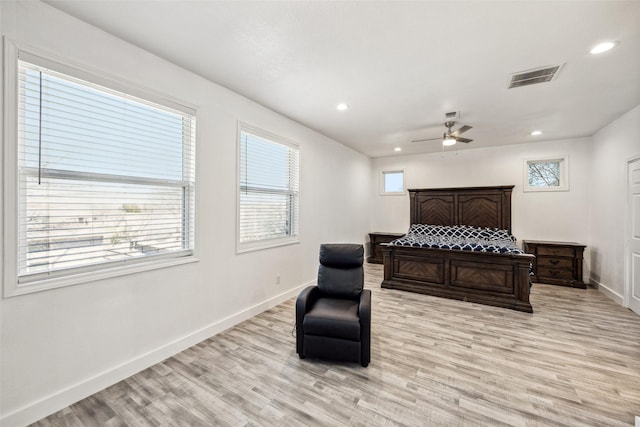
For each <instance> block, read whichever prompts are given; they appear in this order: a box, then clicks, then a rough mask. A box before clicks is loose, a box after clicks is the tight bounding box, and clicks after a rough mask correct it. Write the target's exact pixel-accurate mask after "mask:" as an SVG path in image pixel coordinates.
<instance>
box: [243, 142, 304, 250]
mask: <svg viewBox="0 0 640 427" xmlns="http://www.w3.org/2000/svg"><path fill="white" fill-rule="evenodd" d="M256 133H257V132H253V133H252V132H248V131H247V130H241V131H240V156H239V157H240V158H239V162H240V165H239V166H240V167H239V171H240V195H239V243H240V245H242V244H247V243H250V242H264V241H267V240H271V239H282V238H288V237H294V236H297V235H298V159H299V155H298V149H297V148H296V147H293V146H291V145H287V144H282V143H279V142H276V141H273V140H272V139H270V138H267V137H262V136H260V135H257V134H256Z"/></svg>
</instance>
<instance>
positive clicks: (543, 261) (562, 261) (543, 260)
mask: <svg viewBox="0 0 640 427" xmlns="http://www.w3.org/2000/svg"><path fill="white" fill-rule="evenodd" d="M538 267H548V268H564V269H567V270H572V269H573V258H547V257H542V256H541V257H538Z"/></svg>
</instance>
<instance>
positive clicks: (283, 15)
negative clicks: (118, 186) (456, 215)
mask: <svg viewBox="0 0 640 427" xmlns="http://www.w3.org/2000/svg"><path fill="white" fill-rule="evenodd" d="M47 3H48V4H50V5H52V6H54V7H56V8H58V9H60V10H62V11H64V12H67V13H69V14H71V15H74V16H76V17H78V18H80V19H82V20H84V21H86V22H88V23H90V24H93V25H95V26H97V27H99V28H102V29H103V30H105V31H107V32H109V33H111V34H114V35H116V36H118V37H120V38H122V39H124V40H127V41H129V42H131V43H133V44H135V45H137V46H140V47H142V48H143V49H145V50H147V51H150V52H152V53H155V54H156V55H158V56H161V57H163V58H166V59H168V60H169V61H171V62H173V63H175V64H178V65H180V66H182V67H184V68H186V69H189V70H191V71H193V72H195V73H197V74H199V75H201V76H203V77H205V78H207V79H209V80H211V81H214V82H216V83H218V84H221V85H223V86H225V87H227V88H229V89H232V90H233V91H235V92H238V93H240V94H242V95H244V96H246V97H248V98H251V99H253V100H255V101H257V102H259V103H260V104H262V105H265V106H267V107H269V108H271V109H273V110H275V111H278V112H280V113H282V114H284V115H286V116H288V117H290V118H292V119H294V120H296V121H298V122H300V123H303V124H305V125H306V126H308V127H310V128H312V129H315V130H317V131H319V132H321V133H323V134H325V135H327V136H329V137H331V138H333V139H336V140H338V141H340V142H342V143H344V144H346V145H349V146H351V147H353V148H354V149H356V150H358V151H360V152H362V153H365V154H367V155H369V156H371V157H380V156H389V155H395V154H396V153H394V151H393V148H394V147H396V146H400V147H402V148H403V151H402V153H401V154H412V153H423V152H432V151H438V150H440V149H441V145H440V143H439V141H430V142H422V143H412V142H410V141H411V140H413V139H419V138H429V137H438V136H440V135H441V134H442V133H443V131H444V130H445V128H444V126H443V122H444V113H445V112H448V111H455V110H459V111H460V112H461V120H460V121H459V122H458V125H457V126H456V127H458V126H459V125H461V124H468V125H471V126H473V129H471V130H470V131H468V132H466V133H465V134H464V136H465V137H467V138H471V139H473V140H474V141H473V142H472V143H470V144H468V145H466V144H457V145H456V146H455V147H454V149H465V148H477V147H485V146H496V145H501V144H514V143H522V142H531V141H541V140H555V139H562V138H573V137H583V136H589V135H592V134H593V133H594V132H596V131H597V130H599V129H600V128H602V127H603V126H604V125H606V124H608V123H609V122H611V121H613V120H614V119H616V118H617V117H619V116H620V115H622V114H623V113H625V112H626V111H628V110H630V109H631V108H633V107H634V106H636V105H639V104H640V1H638V0H632V1H610V0H609V1H539V0H538V1H509V2H508V1H496V2H489V1H438V2H436V1H423V2H401V1H379V2H373V1H371V2H365V1H315V2H287V1H280V2H264V1H259V2H237V1H104V0H102V1H100V0H92V1H87V0H82V1H76V0H48V1H47ZM603 40H615V41H618V42H619V45H618V46H617V47H616V48H614V49H613V50H611V51H609V52H607V53H604V54H601V55H591V54H589V53H588V50H589V49H590V48H591V47H592V46H593V45H595V44H596V43H597V42H600V41H603ZM555 64H564V66H563V68H562V69H561V71H560V73H559V75H558V77H557V78H556V79H555V80H554V81H552V82H549V83H543V84H540V85H535V86H528V87H522V88H516V89H507V84H508V82H509V80H510V76H511V74H512V73H514V72H519V71H523V70H528V69H532V68H538V67H542V66H547V65H555ZM340 102H346V103H347V104H349V106H350V109H349V110H348V111H345V112H339V111H337V110H336V108H335V106H336V105H337V104H338V103H340ZM454 129H455V128H454ZM535 129H541V130H542V131H543V132H544V134H543V135H542V136H538V137H532V136H531V135H530V132H531V131H532V130H535Z"/></svg>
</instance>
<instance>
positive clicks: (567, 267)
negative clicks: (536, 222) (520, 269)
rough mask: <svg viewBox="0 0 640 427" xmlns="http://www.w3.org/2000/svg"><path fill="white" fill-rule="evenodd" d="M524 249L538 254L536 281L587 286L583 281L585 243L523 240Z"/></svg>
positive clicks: (534, 268)
mask: <svg viewBox="0 0 640 427" xmlns="http://www.w3.org/2000/svg"><path fill="white" fill-rule="evenodd" d="M522 245H523V247H524V251H525V252H526V253H528V254H533V255H535V256H536V259H535V261H533V272H534V274H535V275H534V276H533V277H532V278H531V280H533V281H534V282H539V283H548V284H551V285H561V286H573V287H574V288H582V289H584V288H586V285H585V284H584V282H583V281H582V256H583V253H584V248H586V246H585V245H581V244H579V243H572V242H543V241H539V240H523V241H522Z"/></svg>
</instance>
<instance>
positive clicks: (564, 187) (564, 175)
mask: <svg viewBox="0 0 640 427" xmlns="http://www.w3.org/2000/svg"><path fill="white" fill-rule="evenodd" d="M552 162H559V166H560V176H559V185H558V186H554V187H532V186H530V185H529V165H530V164H533V163H552ZM522 174H523V176H522V179H523V186H522V188H523V191H524V192H545V191H569V156H568V155H566V154H565V155H559V156H543V157H535V158H528V159H524V160H523V167H522Z"/></svg>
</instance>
